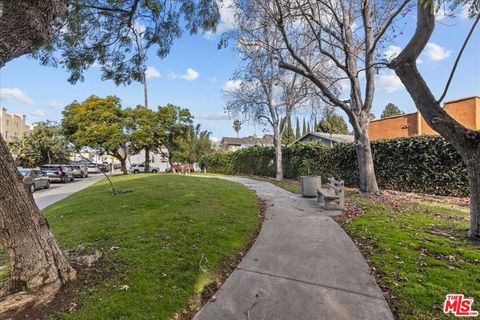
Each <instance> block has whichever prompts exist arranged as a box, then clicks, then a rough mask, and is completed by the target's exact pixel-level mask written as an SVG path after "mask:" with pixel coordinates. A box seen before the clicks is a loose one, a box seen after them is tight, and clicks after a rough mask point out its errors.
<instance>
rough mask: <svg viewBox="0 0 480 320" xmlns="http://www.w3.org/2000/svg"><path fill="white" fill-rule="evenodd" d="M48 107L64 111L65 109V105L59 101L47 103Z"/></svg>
mask: <svg viewBox="0 0 480 320" xmlns="http://www.w3.org/2000/svg"><path fill="white" fill-rule="evenodd" d="M47 106H49V107H52V108H55V109H58V110H62V109H63V108H64V107H65V103H63V102H61V101H57V100H50V101H49V102H48V103H47Z"/></svg>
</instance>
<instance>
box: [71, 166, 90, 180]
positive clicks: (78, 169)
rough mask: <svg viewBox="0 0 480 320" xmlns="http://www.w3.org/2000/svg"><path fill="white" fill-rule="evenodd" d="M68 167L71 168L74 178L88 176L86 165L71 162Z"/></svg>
mask: <svg viewBox="0 0 480 320" xmlns="http://www.w3.org/2000/svg"><path fill="white" fill-rule="evenodd" d="M68 167H69V168H70V169H71V170H72V174H73V176H74V177H75V178H88V170H87V167H85V166H82V165H80V164H71V165H69V166H68Z"/></svg>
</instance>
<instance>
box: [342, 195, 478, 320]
mask: <svg viewBox="0 0 480 320" xmlns="http://www.w3.org/2000/svg"><path fill="white" fill-rule="evenodd" d="M351 200H353V202H354V203H355V204H356V205H357V206H358V207H360V208H361V210H362V211H363V212H364V213H363V214H360V215H359V216H356V217H354V218H343V219H341V220H340V222H341V224H342V225H343V227H344V228H345V229H346V230H347V232H348V233H349V234H350V235H351V236H352V237H353V238H354V239H355V240H356V242H357V245H358V246H359V248H360V250H361V251H362V253H363V255H364V256H365V258H366V259H367V260H368V262H369V264H370V266H372V267H374V268H375V270H376V272H377V273H378V275H379V276H380V278H381V280H382V281H383V283H384V284H385V285H386V286H387V287H388V288H389V291H390V293H391V294H392V295H393V299H392V303H391V305H392V307H393V308H394V311H395V313H396V316H397V318H398V319H439V318H447V317H446V316H445V315H444V314H443V312H442V307H443V301H444V300H445V295H446V294H447V293H462V294H464V295H465V296H468V297H473V298H474V299H475V305H474V309H475V310H479V309H480V303H478V301H479V299H480V269H479V266H480V244H479V243H478V242H476V243H475V242H472V241H469V240H468V239H466V229H467V228H468V225H469V222H468V219H469V215H468V208H466V207H460V206H455V205H449V204H440V203H421V202H420V203H416V204H411V203H410V204H401V205H398V204H397V205H393V206H392V205H391V204H388V203H387V204H385V203H381V202H378V201H372V200H369V199H366V198H364V197H361V196H359V195H354V196H352V197H351Z"/></svg>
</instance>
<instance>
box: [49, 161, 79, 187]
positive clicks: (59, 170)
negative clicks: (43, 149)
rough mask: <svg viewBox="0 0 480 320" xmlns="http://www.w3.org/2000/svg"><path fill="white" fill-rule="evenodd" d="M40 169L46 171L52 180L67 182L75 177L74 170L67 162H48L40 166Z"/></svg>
mask: <svg viewBox="0 0 480 320" xmlns="http://www.w3.org/2000/svg"><path fill="white" fill-rule="evenodd" d="M40 171H42V172H44V173H46V174H47V176H48V178H49V179H50V181H51V182H54V181H58V182H63V183H66V182H69V181H73V180H74V179H75V177H74V176H73V172H72V170H71V169H70V168H69V167H68V166H67V165H65V164H46V165H43V166H41V167H40Z"/></svg>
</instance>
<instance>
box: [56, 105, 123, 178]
mask: <svg viewBox="0 0 480 320" xmlns="http://www.w3.org/2000/svg"><path fill="white" fill-rule="evenodd" d="M129 124H130V123H129V122H128V121H127V120H126V117H125V112H124V110H122V106H121V104H120V99H119V98H117V97H115V96H108V97H106V98H100V97H97V96H90V97H88V98H87V99H86V100H85V101H83V102H77V101H74V102H72V103H71V104H69V105H68V106H66V107H65V110H64V111H63V119H62V128H63V132H64V134H65V137H66V138H67V140H68V141H69V142H70V143H72V144H73V145H74V146H75V148H76V149H80V148H84V147H88V148H92V149H95V150H97V151H98V152H100V153H104V154H108V155H111V156H114V157H115V158H117V159H118V160H119V161H120V162H121V163H122V167H123V171H124V172H126V167H125V159H126V156H127V146H128V144H129V142H130V136H129V134H128V126H129Z"/></svg>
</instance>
